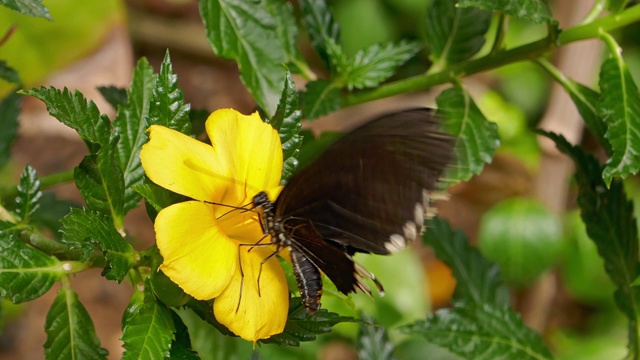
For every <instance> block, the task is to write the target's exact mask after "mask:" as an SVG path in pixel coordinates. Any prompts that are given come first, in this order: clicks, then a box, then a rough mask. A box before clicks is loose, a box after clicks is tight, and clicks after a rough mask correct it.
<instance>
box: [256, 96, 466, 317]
mask: <svg viewBox="0 0 640 360" xmlns="http://www.w3.org/2000/svg"><path fill="white" fill-rule="evenodd" d="M439 125H440V124H439V121H438V119H437V116H436V115H435V112H434V111H433V110H432V109H427V108H416V109H409V110H404V111H400V112H394V113H390V114H386V115H383V116H380V117H378V118H376V119H374V120H372V121H369V122H367V123H365V124H364V125H362V126H360V127H358V128H356V129H355V130H352V131H350V132H349V133H347V134H346V135H344V136H343V137H341V138H340V139H338V140H337V141H336V142H335V143H333V144H332V145H330V146H329V148H327V149H326V150H325V151H324V152H323V153H322V154H321V155H320V156H319V157H318V158H317V159H315V160H314V161H313V162H312V163H310V164H309V165H308V166H306V167H304V168H303V169H301V170H300V171H298V172H297V173H295V174H294V175H293V176H292V177H291V178H290V179H289V181H288V183H287V184H286V185H285V187H284V189H283V190H282V192H281V193H280V195H279V196H278V198H277V199H276V200H275V201H274V202H271V201H270V200H269V198H268V197H267V195H266V193H264V192H260V193H258V194H257V195H256V196H255V197H254V198H253V206H254V207H255V208H256V209H257V210H258V211H260V212H261V213H262V216H261V222H262V226H263V230H264V232H265V234H268V235H270V236H271V241H272V243H273V244H275V245H276V247H277V249H278V250H277V252H276V253H278V252H279V251H281V250H283V249H284V248H289V250H290V254H291V262H292V264H293V272H294V275H295V278H296V281H297V285H298V288H299V290H300V294H301V298H302V303H303V304H304V306H305V308H306V310H307V312H308V313H310V314H313V313H315V312H316V311H317V310H318V309H319V308H320V304H321V296H322V278H321V272H322V273H324V274H325V275H326V276H327V277H328V278H329V279H330V280H331V281H332V282H333V283H334V284H335V286H336V288H337V289H338V290H339V291H340V292H342V293H344V294H348V293H350V292H355V291H361V292H363V293H365V294H368V295H371V288H370V287H369V285H368V284H367V282H366V280H367V279H369V280H370V281H372V282H373V283H374V284H375V285H376V287H377V288H378V291H379V292H380V293H383V291H384V290H383V287H382V285H381V284H380V282H379V281H378V280H377V279H376V277H375V276H374V275H373V274H372V273H370V272H369V271H367V270H366V269H365V268H364V267H362V266H360V265H359V264H357V263H356V262H354V260H353V255H354V254H355V253H373V254H381V255H387V254H390V253H393V252H396V251H399V250H401V249H404V248H405V247H406V246H407V245H408V244H409V243H411V242H413V241H416V239H417V238H418V237H419V236H420V234H421V232H422V230H423V223H424V217H425V213H426V211H427V209H428V207H429V203H430V196H431V193H432V192H433V191H434V190H435V189H436V185H437V183H438V180H439V179H440V177H441V175H442V173H443V171H444V170H445V168H446V167H447V166H448V165H449V164H450V163H451V161H452V160H453V145H454V139H453V138H452V137H451V136H449V135H447V134H445V133H443V132H441V131H440V130H439Z"/></svg>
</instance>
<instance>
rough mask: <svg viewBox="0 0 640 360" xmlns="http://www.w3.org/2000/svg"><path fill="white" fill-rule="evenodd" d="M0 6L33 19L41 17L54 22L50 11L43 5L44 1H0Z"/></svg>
mask: <svg viewBox="0 0 640 360" xmlns="http://www.w3.org/2000/svg"><path fill="white" fill-rule="evenodd" d="M0 5H4V6H6V7H8V8H9V9H11V10H13V11H15V12H17V13H19V14H22V15H28V16H33V17H41V18H45V19H47V20H50V21H53V18H52V17H51V14H49V9H47V7H46V6H44V5H42V0H0Z"/></svg>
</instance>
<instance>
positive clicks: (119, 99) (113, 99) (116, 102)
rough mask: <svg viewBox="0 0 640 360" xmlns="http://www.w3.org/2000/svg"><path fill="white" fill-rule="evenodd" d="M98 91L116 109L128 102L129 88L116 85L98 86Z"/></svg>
mask: <svg viewBox="0 0 640 360" xmlns="http://www.w3.org/2000/svg"><path fill="white" fill-rule="evenodd" d="M98 91H100V94H101V95H102V97H103V98H104V99H105V100H107V102H108V103H109V105H111V107H113V108H114V109H118V106H124V105H126V104H127V89H123V88H119V87H115V86H98Z"/></svg>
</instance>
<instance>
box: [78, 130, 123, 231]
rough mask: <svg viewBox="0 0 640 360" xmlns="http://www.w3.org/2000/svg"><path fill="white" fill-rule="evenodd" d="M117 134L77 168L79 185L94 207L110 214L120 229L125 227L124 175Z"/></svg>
mask: <svg viewBox="0 0 640 360" xmlns="http://www.w3.org/2000/svg"><path fill="white" fill-rule="evenodd" d="M117 142H118V138H117V136H116V135H113V136H112V138H111V142H110V144H107V145H105V146H103V147H102V149H100V151H99V152H98V153H97V154H93V155H87V156H85V157H84V159H83V160H82V162H81V163H80V165H78V167H76V168H75V169H74V172H73V177H74V179H75V181H76V186H77V187H78V190H80V193H81V194H82V197H83V198H84V200H85V202H86V203H87V206H88V207H89V208H90V209H94V210H98V211H101V212H102V213H105V214H109V215H110V216H111V217H112V219H113V225H114V226H115V227H116V229H118V231H121V232H122V231H124V230H123V226H124V179H123V175H122V170H120V165H119V164H118V155H117V149H116V143H117Z"/></svg>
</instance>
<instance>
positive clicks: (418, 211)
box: [413, 203, 425, 225]
mask: <svg viewBox="0 0 640 360" xmlns="http://www.w3.org/2000/svg"><path fill="white" fill-rule="evenodd" d="M424 208H425V207H424V206H422V205H421V204H420V203H416V207H415V209H413V219H414V221H415V223H416V224H420V225H422V223H423V222H424Z"/></svg>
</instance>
